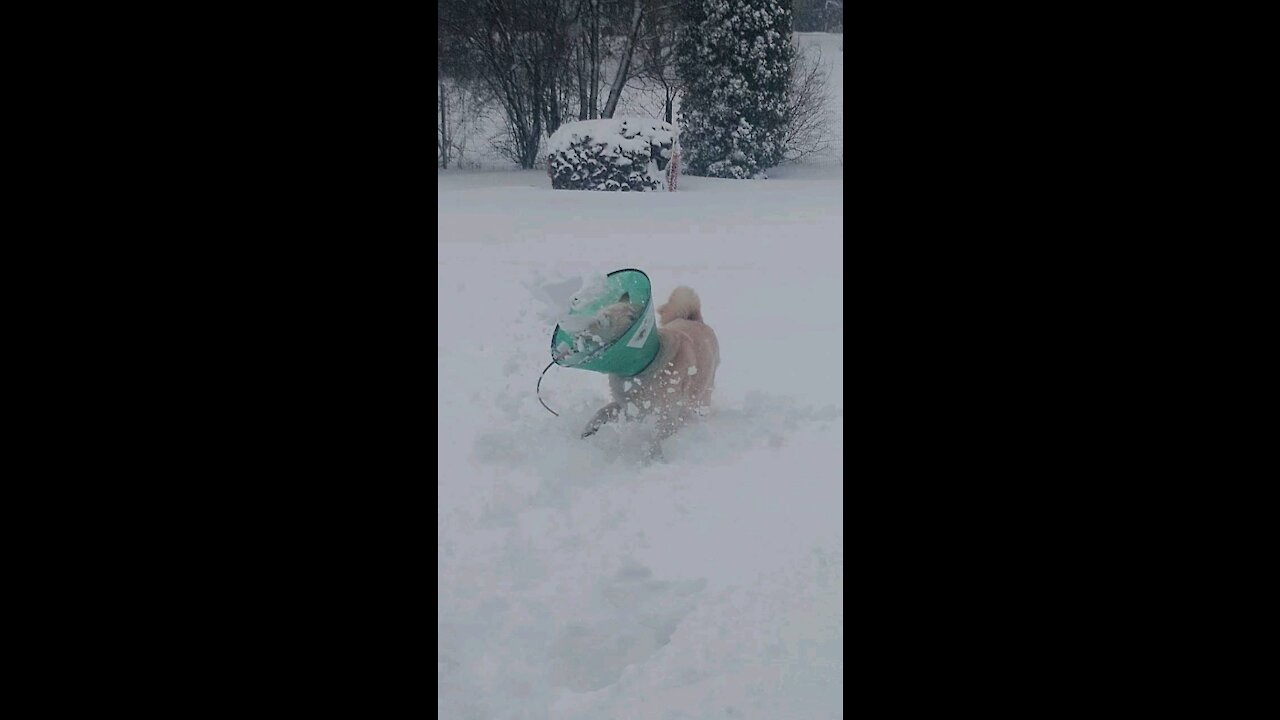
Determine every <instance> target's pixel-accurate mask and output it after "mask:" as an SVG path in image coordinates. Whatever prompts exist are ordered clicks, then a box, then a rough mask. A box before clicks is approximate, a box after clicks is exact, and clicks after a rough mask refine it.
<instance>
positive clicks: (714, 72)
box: [677, 0, 795, 178]
mask: <svg viewBox="0 0 1280 720" xmlns="http://www.w3.org/2000/svg"><path fill="white" fill-rule="evenodd" d="M688 8H689V9H688V16H687V18H686V19H687V20H688V21H689V26H688V30H687V31H686V32H685V33H684V34H683V35H682V36H681V38H680V45H679V52H678V53H677V58H678V60H677V70H678V71H679V73H680V77H681V79H683V80H684V82H685V89H684V100H683V102H682V105H681V113H680V114H681V121H680V142H681V144H682V145H683V146H684V148H685V156H684V165H685V171H686V172H687V173H688V174H689V175H707V176H710V177H724V178H748V177H761V176H763V175H764V171H765V169H767V168H770V167H773V166H775V165H777V164H778V163H780V162H781V161H782V159H783V150H784V139H785V137H786V125H787V109H788V85H789V84H790V81H791V61H792V57H793V56H794V55H795V48H794V47H792V44H791V9H790V8H791V3H790V2H787V1H786V0H783V2H777V0H691V1H690V2H689V5H688Z"/></svg>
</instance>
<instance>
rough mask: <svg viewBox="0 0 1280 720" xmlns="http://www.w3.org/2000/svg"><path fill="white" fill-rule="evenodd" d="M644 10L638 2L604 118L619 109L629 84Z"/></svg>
mask: <svg viewBox="0 0 1280 720" xmlns="http://www.w3.org/2000/svg"><path fill="white" fill-rule="evenodd" d="M643 15H644V10H643V9H642V8H641V7H640V0H636V9H635V10H634V11H633V12H632V13H631V32H630V33H628V34H627V44H626V46H625V47H623V48H622V58H621V59H620V61H619V62H618V72H617V73H616V74H615V75H614V76H613V87H611V88H609V101H608V102H607V103H605V106H604V112H603V113H601V115H602V116H603V117H607V118H611V117H613V113H614V111H615V110H617V109H618V98H619V97H621V96H622V86H623V85H625V84H626V82H627V72H628V71H629V70H630V69H631V54H632V53H633V52H635V49H636V37H637V36H638V35H639V34H640V18H641V17H642V16H643Z"/></svg>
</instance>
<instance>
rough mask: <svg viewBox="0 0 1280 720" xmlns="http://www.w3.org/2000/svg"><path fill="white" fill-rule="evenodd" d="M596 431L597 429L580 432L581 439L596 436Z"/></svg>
mask: <svg viewBox="0 0 1280 720" xmlns="http://www.w3.org/2000/svg"><path fill="white" fill-rule="evenodd" d="M598 429H599V428H587V429H586V430H584V431H582V437H583V439H586V438H589V437H591V436H592V435H595V434H596V430H598Z"/></svg>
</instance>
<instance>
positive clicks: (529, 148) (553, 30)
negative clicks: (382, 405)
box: [439, 0, 574, 168]
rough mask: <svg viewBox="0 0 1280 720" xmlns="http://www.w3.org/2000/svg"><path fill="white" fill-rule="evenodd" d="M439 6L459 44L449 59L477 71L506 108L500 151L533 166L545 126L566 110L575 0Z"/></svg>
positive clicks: (446, 1)
mask: <svg viewBox="0 0 1280 720" xmlns="http://www.w3.org/2000/svg"><path fill="white" fill-rule="evenodd" d="M439 7H440V23H441V26H442V28H443V29H444V31H445V32H447V33H448V35H449V36H450V38H451V39H452V41H453V42H456V43H458V44H459V46H460V48H461V52H460V53H459V56H460V57H459V58H457V59H453V61H452V64H453V65H454V66H455V67H462V68H465V69H467V70H469V71H471V72H474V74H475V76H476V77H477V78H478V79H479V80H480V81H481V82H482V83H483V84H484V85H485V87H487V89H488V91H489V93H490V94H491V95H492V96H493V97H494V98H495V100H496V101H497V103H498V104H499V105H500V106H501V108H502V112H503V115H504V119H505V120H506V123H505V125H506V136H507V138H508V142H504V143H503V144H502V150H503V152H502V154H503V155H504V156H506V157H508V158H510V159H511V160H513V161H514V162H516V163H518V164H519V165H520V166H521V167H525V168H532V167H536V166H537V165H538V164H539V163H538V159H539V158H538V152H539V146H540V144H541V142H542V137H543V134H544V131H546V132H551V131H554V130H555V129H556V127H558V126H559V124H560V122H561V118H562V116H563V111H562V102H563V99H564V97H566V95H567V94H568V88H566V87H565V84H566V79H567V76H568V73H569V70H570V68H571V63H570V58H571V57H572V45H573V42H572V40H571V38H570V37H569V31H570V28H571V26H572V17H571V16H572V10H573V9H574V3H573V2H572V0H441V2H440V6H439ZM447 71H448V68H446V74H447Z"/></svg>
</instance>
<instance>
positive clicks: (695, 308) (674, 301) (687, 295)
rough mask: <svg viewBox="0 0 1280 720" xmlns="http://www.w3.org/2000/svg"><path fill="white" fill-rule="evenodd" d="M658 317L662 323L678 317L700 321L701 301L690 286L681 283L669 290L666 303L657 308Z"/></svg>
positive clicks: (664, 323)
mask: <svg viewBox="0 0 1280 720" xmlns="http://www.w3.org/2000/svg"><path fill="white" fill-rule="evenodd" d="M658 317H660V318H662V324H663V325H666V324H667V323H669V322H671V321H672V320H680V319H685V320H697V321H698V322H702V301H701V300H699V299H698V294H697V293H695V292H694V291H693V289H692V288H687V287H684V286H683V285H681V286H680V287H678V288H676V289H675V290H672V291H671V299H670V300H668V301H667V304H666V305H663V306H662V307H660V308H658Z"/></svg>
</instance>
